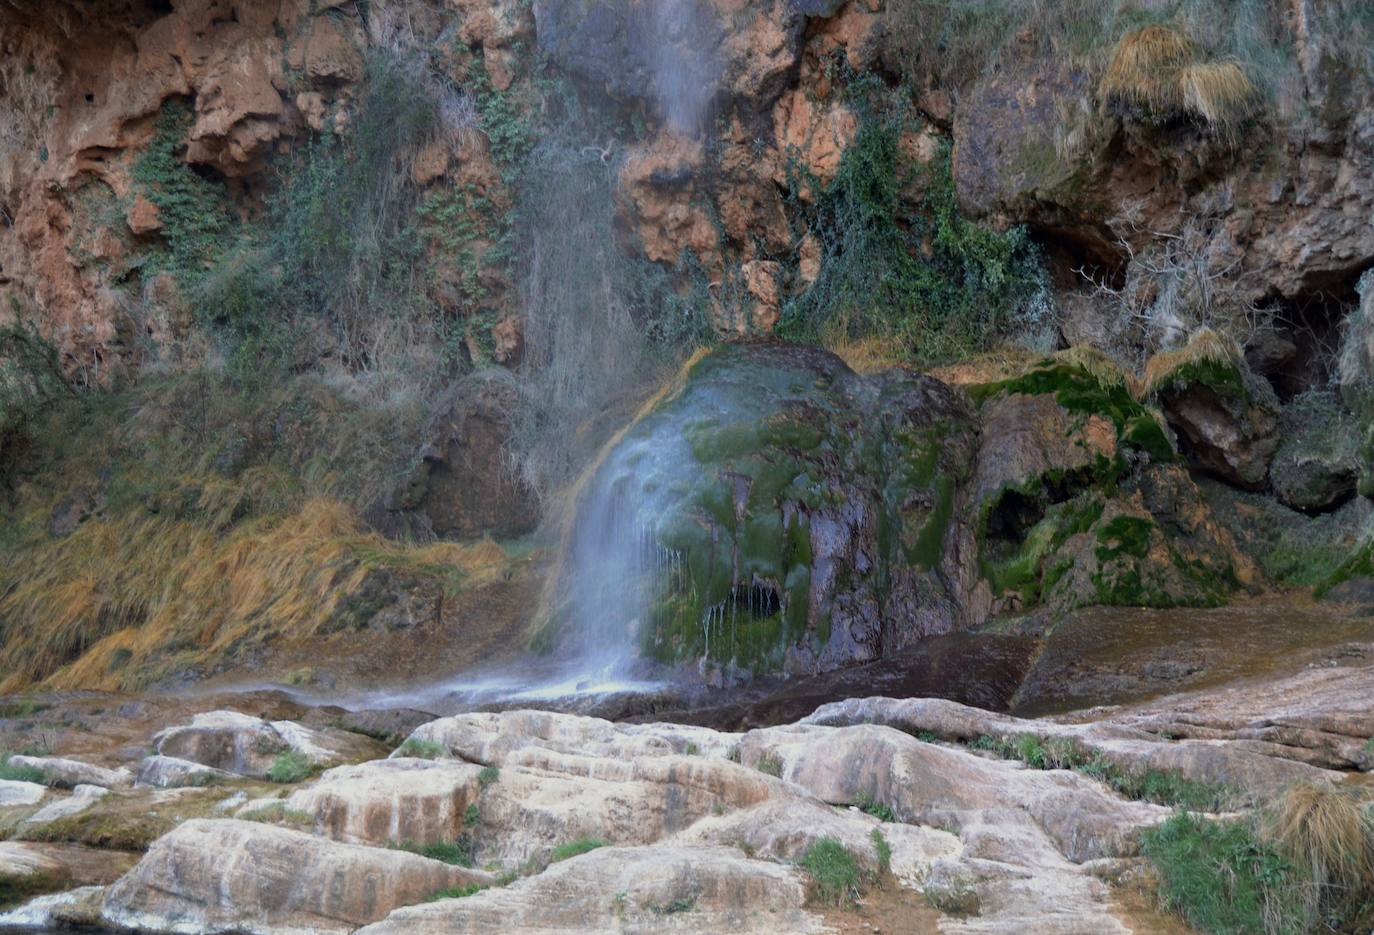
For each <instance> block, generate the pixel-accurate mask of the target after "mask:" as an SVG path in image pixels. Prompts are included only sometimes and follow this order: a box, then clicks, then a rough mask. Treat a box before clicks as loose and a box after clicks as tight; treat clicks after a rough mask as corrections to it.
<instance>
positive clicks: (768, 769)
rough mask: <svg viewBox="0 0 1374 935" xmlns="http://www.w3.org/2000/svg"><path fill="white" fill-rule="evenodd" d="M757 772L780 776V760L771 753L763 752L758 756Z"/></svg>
mask: <svg viewBox="0 0 1374 935" xmlns="http://www.w3.org/2000/svg"><path fill="white" fill-rule="evenodd" d="M759 772H760V773H767V774H768V775H769V776H777V777H779V778H781V777H782V760H780V759H778V758H777V757H775V756H773V755H772V754H771V753H765V754H764V755H763V756H761V757H759Z"/></svg>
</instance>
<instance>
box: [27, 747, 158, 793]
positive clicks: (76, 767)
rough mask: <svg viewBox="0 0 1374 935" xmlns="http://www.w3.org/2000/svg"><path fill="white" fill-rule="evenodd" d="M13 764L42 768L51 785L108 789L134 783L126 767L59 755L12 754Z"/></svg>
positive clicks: (131, 774)
mask: <svg viewBox="0 0 1374 935" xmlns="http://www.w3.org/2000/svg"><path fill="white" fill-rule="evenodd" d="M9 762H10V765H11V766H18V767H26V768H29V769H37V770H42V772H43V773H44V775H45V776H46V777H47V782H48V784H49V785H54V786H62V787H64V788H68V789H70V788H73V787H74V786H81V785H88V786H104V787H105V788H106V789H120V788H123V787H125V786H129V785H132V784H133V781H134V777H133V773H131V772H129V770H127V769H124V768H122V767H121V768H119V769H107V768H106V767H104V766H96V765H94V764H92V763H83V762H82V761H81V760H73V759H68V758H67V757H59V756H21V755H16V756H12V757H10V759H9Z"/></svg>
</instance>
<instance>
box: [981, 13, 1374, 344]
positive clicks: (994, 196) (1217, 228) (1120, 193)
mask: <svg viewBox="0 0 1374 935" xmlns="http://www.w3.org/2000/svg"><path fill="white" fill-rule="evenodd" d="M1290 15H1291V17H1292V20H1291V21H1292V23H1293V27H1292V33H1291V34H1292V36H1293V39H1294V49H1295V51H1296V59H1297V63H1298V66H1299V67H1298V69H1297V71H1298V72H1299V73H1300V74H1298V75H1295V76H1294V77H1295V78H1297V79H1298V80H1296V81H1295V82H1294V83H1293V86H1292V87H1289V86H1287V85H1285V87H1283V88H1282V89H1279V90H1277V91H1276V95H1277V96H1278V98H1279V99H1278V100H1276V101H1273V102H1272V103H1271V104H1270V106H1271V107H1272V110H1273V112H1274V113H1275V114H1276V115H1278V116H1276V117H1275V118H1274V119H1273V123H1272V124H1271V123H1270V122H1269V120H1267V119H1262V120H1257V121H1254V122H1251V123H1247V124H1246V125H1245V126H1244V127H1243V128H1242V130H1241V131H1240V138H1239V139H1237V140H1234V141H1228V140H1227V139H1226V135H1225V133H1220V132H1214V131H1213V129H1212V128H1210V127H1208V126H1207V123H1206V121H1205V120H1190V119H1179V115H1177V114H1175V115H1172V117H1170V116H1169V115H1159V116H1158V117H1156V118H1155V119H1149V118H1148V116H1147V115H1141V114H1138V113H1121V112H1112V111H1111V110H1110V109H1109V108H1107V107H1104V106H1101V105H1102V102H1101V101H1099V100H1098V97H1099V95H1098V94H1097V93H1096V92H1097V88H1096V87H1095V83H1096V82H1095V77H1094V76H1092V75H1089V74H1088V73H1086V72H1085V71H1084V70H1082V69H1080V68H1077V67H1075V66H1073V65H1070V64H1067V63H1064V62H1062V61H1055V60H1054V58H1053V57H1052V56H1044V57H1030V58H1029V59H1028V60H1024V61H1022V62H1020V63H1018V65H1017V67H1014V68H1007V69H1003V70H1002V71H1001V72H1000V73H999V74H997V75H996V76H994V77H991V78H989V79H987V80H984V81H981V82H978V83H977V84H976V85H975V86H974V87H972V88H971V89H969V92H968V93H967V94H965V95H964V96H963V97H962V98H961V99H960V101H959V106H958V108H957V109H956V112H955V118H954V124H955V125H954V144H955V145H954V175H955V180H956V183H957V185H958V189H959V195H960V199H961V202H962V203H963V204H964V205H965V206H966V207H967V208H968V209H969V210H971V211H973V212H974V213H976V214H978V215H989V216H1000V217H1003V218H1007V219H1012V220H1025V221H1028V222H1030V223H1031V224H1032V225H1034V226H1036V227H1038V228H1040V229H1042V230H1044V231H1045V232H1046V233H1047V234H1049V235H1051V236H1055V235H1059V234H1064V233H1069V234H1070V237H1071V239H1072V240H1073V241H1075V247H1074V249H1075V250H1076V251H1079V252H1080V255H1081V253H1086V254H1087V255H1088V257H1089V258H1090V259H1091V260H1092V261H1093V262H1102V261H1105V263H1104V264H1103V265H1115V264H1116V263H1118V262H1121V261H1124V260H1129V259H1130V258H1131V256H1130V254H1128V253H1127V252H1126V251H1125V250H1124V249H1123V247H1122V246H1121V243H1120V241H1122V240H1124V241H1126V242H1127V243H1128V244H1129V245H1130V248H1131V250H1132V251H1134V254H1135V255H1136V256H1139V257H1140V258H1141V259H1143V260H1145V261H1146V262H1145V263H1143V264H1142V269H1143V268H1144V267H1154V268H1156V269H1163V268H1165V267H1172V266H1173V264H1170V263H1158V262H1156V261H1158V260H1161V259H1162V258H1164V256H1165V255H1166V254H1168V253H1169V249H1170V242H1169V241H1167V240H1163V239H1160V238H1158V237H1157V234H1159V233H1163V234H1166V235H1169V236H1171V237H1179V236H1180V235H1185V234H1186V235H1187V236H1188V238H1190V239H1193V240H1194V241H1195V246H1194V247H1190V248H1189V252H1190V255H1191V256H1192V257H1193V258H1194V259H1195V260H1198V261H1200V263H1201V266H1202V268H1204V269H1206V270H1207V271H1208V279H1209V281H1210V283H1211V285H1212V289H1213V291H1212V294H1211V295H1210V297H1209V298H1210V299H1211V301H1212V302H1213V303H1214V305H1216V306H1229V307H1230V308H1232V309H1233V310H1240V309H1243V308H1244V307H1246V306H1247V305H1254V304H1263V303H1264V302H1265V301H1266V300H1268V299H1269V298H1271V297H1274V296H1278V297H1281V298H1284V299H1293V298H1297V297H1301V296H1304V295H1308V294H1312V293H1316V292H1319V291H1321V290H1323V289H1327V288H1330V287H1331V286H1332V285H1335V284H1340V285H1341V286H1342V287H1344V286H1346V285H1347V284H1353V280H1354V277H1356V276H1358V275H1359V272H1360V271H1361V270H1362V269H1363V268H1365V267H1366V266H1367V265H1368V263H1369V261H1370V258H1374V231H1371V229H1370V228H1369V226H1368V225H1367V224H1364V223H1363V222H1362V221H1357V220H1356V218H1363V217H1365V216H1367V215H1368V214H1369V211H1370V209H1371V207H1374V186H1372V185H1371V184H1370V182H1369V178H1368V176H1367V174H1366V173H1362V172H1360V171H1358V170H1357V169H1356V166H1358V165H1361V164H1363V163H1364V162H1365V161H1367V160H1368V158H1369V154H1370V152H1371V146H1372V145H1374V135H1371V132H1370V128H1371V116H1374V114H1372V112H1371V110H1370V106H1369V96H1368V94H1367V93H1366V92H1365V91H1364V90H1363V89H1365V88H1367V82H1368V80H1369V79H1368V77H1367V74H1361V75H1359V77H1356V75H1357V73H1358V72H1359V69H1358V68H1356V67H1352V66H1351V65H1349V64H1347V63H1346V62H1345V61H1343V60H1342V58H1341V57H1340V55H1339V54H1336V53H1334V51H1333V50H1334V47H1335V46H1336V45H1337V44H1338V43H1337V40H1338V39H1339V36H1338V35H1336V32H1337V31H1339V30H1340V29H1341V28H1342V27H1341V25H1340V19H1339V17H1338V16H1332V15H1328V13H1327V11H1325V10H1318V9H1316V8H1315V7H1313V6H1311V5H1308V4H1297V5H1295V6H1293V7H1292V13H1291V14H1290ZM1357 89H1360V90H1357ZM1298 100H1308V101H1312V102H1314V109H1313V110H1311V112H1310V113H1311V117H1312V119H1310V120H1288V119H1285V118H1284V117H1283V116H1281V115H1282V114H1284V113H1286V112H1287V111H1286V108H1287V107H1289V106H1290V105H1291V104H1294V103H1295V102H1296V101H1298ZM1261 139H1262V140H1265V141H1266V144H1267V145H1266V146H1265V149H1264V151H1263V156H1262V158H1257V159H1249V158H1245V156H1244V155H1243V154H1246V153H1255V152H1257V150H1256V149H1254V147H1253V146H1252V145H1251V141H1252V140H1254V141H1258V140H1261ZM1172 243H1173V244H1175V245H1176V244H1177V243H1178V241H1177V240H1175V241H1172ZM1147 253H1149V254H1150V256H1149V257H1146V256H1145V254H1147ZM1174 259H1178V257H1174ZM1172 275H1173V274H1172V272H1170V273H1169V274H1167V275H1166V276H1163V277H1161V282H1163V281H1165V280H1167V279H1169V278H1172ZM1157 298H1158V297H1157V296H1156V297H1151V298H1149V300H1148V301H1144V302H1143V303H1142V306H1141V307H1140V308H1139V309H1135V311H1139V312H1142V313H1145V314H1147V315H1153V314H1156V313H1163V312H1164V311H1165V306H1164V304H1162V303H1157V301H1156V300H1157ZM1207 323H1208V322H1206V321H1203V320H1198V319H1193V320H1191V321H1190V322H1188V325H1189V326H1191V327H1195V326H1198V325H1204V324H1207Z"/></svg>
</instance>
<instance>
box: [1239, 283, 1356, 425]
mask: <svg viewBox="0 0 1374 935" xmlns="http://www.w3.org/2000/svg"><path fill="white" fill-rule="evenodd" d="M1358 281H1359V274H1358V273H1355V274H1352V275H1349V276H1343V277H1337V278H1333V279H1331V280H1329V281H1327V282H1324V283H1321V284H1319V285H1317V286H1315V287H1313V288H1312V289H1310V290H1308V291H1305V292H1303V293H1300V294H1298V295H1296V296H1293V297H1291V298H1276V299H1274V300H1272V301H1270V302H1268V303H1265V304H1264V305H1263V306H1262V308H1263V309H1264V318H1263V319H1262V320H1261V322H1260V325H1259V327H1257V328H1256V329H1255V333H1254V334H1253V335H1252V336H1251V337H1250V339H1249V340H1248V341H1247V342H1246V345H1245V359H1246V361H1247V363H1249V365H1250V368H1251V369H1252V370H1254V371H1255V372H1256V373H1257V374H1260V375H1261V376H1263V377H1264V378H1265V379H1267V380H1268V381H1269V383H1270V385H1271V386H1273V388H1274V392H1275V393H1276V394H1278V397H1279V399H1280V400H1281V401H1283V402H1285V403H1286V402H1289V401H1290V400H1292V399H1293V398H1294V397H1297V396H1301V395H1302V394H1304V393H1308V392H1311V391H1314V390H1324V389H1328V388H1330V387H1331V386H1332V385H1333V380H1334V377H1335V374H1336V368H1337V366H1338V363H1339V359H1340V349H1341V340H1342V337H1343V335H1344V333H1345V321H1346V318H1347V316H1349V315H1350V314H1351V312H1353V311H1354V310H1355V309H1356V308H1358V307H1359V302H1360V297H1359V294H1358V293H1357V292H1356V291H1355V287H1356V284H1357V283H1358Z"/></svg>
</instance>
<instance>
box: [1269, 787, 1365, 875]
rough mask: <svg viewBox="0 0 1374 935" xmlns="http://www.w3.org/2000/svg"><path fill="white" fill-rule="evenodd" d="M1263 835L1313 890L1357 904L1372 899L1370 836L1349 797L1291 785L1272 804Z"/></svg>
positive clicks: (1329, 789) (1334, 790)
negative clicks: (1308, 878) (1363, 898)
mask: <svg viewBox="0 0 1374 935" xmlns="http://www.w3.org/2000/svg"><path fill="white" fill-rule="evenodd" d="M1265 833H1266V836H1267V837H1268V838H1269V839H1270V840H1272V841H1273V842H1274V844H1275V846H1276V847H1278V848H1279V850H1280V851H1282V852H1283V854H1284V855H1285V856H1286V857H1287V858H1288V859H1289V860H1291V861H1292V862H1293V863H1294V864H1295V865H1297V866H1298V867H1301V868H1303V869H1304V870H1305V871H1307V872H1308V873H1310V874H1311V879H1312V881H1313V883H1315V884H1316V885H1317V886H1318V887H1320V888H1328V887H1334V888H1335V889H1336V890H1338V891H1339V894H1340V896H1341V897H1354V898H1356V899H1358V898H1359V897H1360V896H1361V895H1370V894H1374V830H1372V829H1371V827H1370V819H1369V816H1368V815H1367V814H1366V811H1365V806H1364V805H1363V804H1362V803H1361V802H1360V801H1359V800H1358V799H1357V798H1356V797H1355V796H1354V795H1352V794H1351V793H1350V792H1348V791H1346V790H1344V789H1339V788H1336V787H1334V786H1328V785H1308V784H1300V785H1296V786H1294V787H1292V788H1291V789H1289V790H1288V791H1287V792H1286V793H1285V794H1284V796H1283V798H1282V799H1280V800H1279V801H1278V802H1277V803H1276V804H1275V806H1274V808H1273V810H1272V812H1271V814H1270V815H1269V816H1268V822H1267V826H1266V828H1265Z"/></svg>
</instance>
